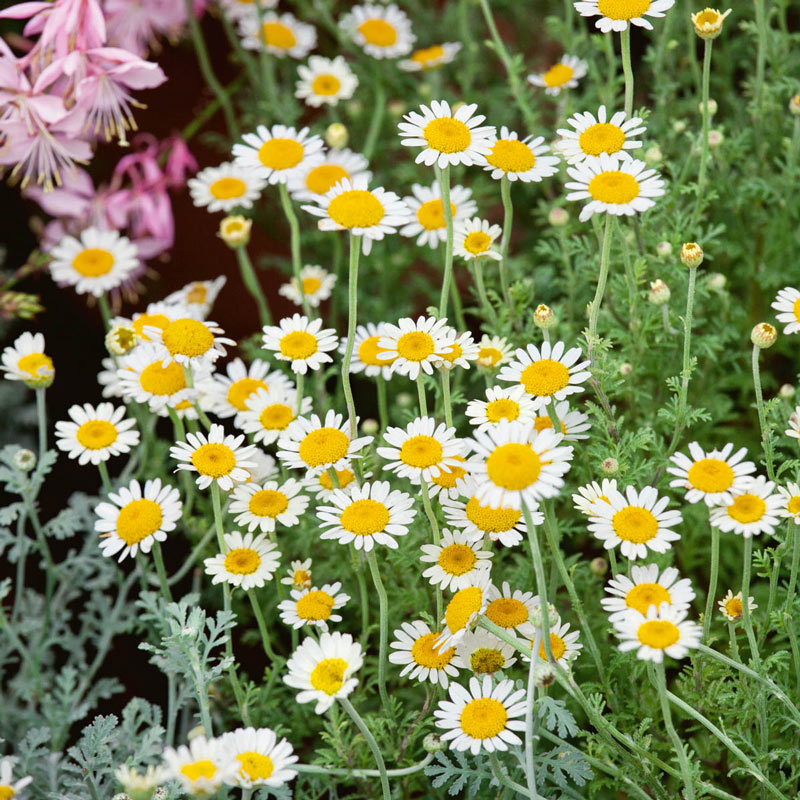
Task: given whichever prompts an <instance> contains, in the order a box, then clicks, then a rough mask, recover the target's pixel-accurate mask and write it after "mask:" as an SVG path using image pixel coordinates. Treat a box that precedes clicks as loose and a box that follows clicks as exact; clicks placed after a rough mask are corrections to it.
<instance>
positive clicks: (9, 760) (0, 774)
mask: <svg viewBox="0 0 800 800" xmlns="http://www.w3.org/2000/svg"><path fill="white" fill-rule="evenodd" d="M16 763H17V759H16V758H15V757H14V756H5V757H3V758H0V797H1V796H2V791H4V790H8V791H6V797H7V798H9V800H10V799H11V798H12V797H16V796H17V795H18V794H19V793H20V792H21V791H22V790H23V789H24V788H25V787H26V786H27V785H28V784H30V783H31V782H32V781H33V778H32V777H31V776H30V775H26V776H25V777H24V778H20V779H19V780H16V781H15V780H14V765H15V764H16ZM8 792H10V794H9V793H8Z"/></svg>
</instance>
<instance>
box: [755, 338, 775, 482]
mask: <svg viewBox="0 0 800 800" xmlns="http://www.w3.org/2000/svg"><path fill="white" fill-rule="evenodd" d="M760 353H761V348H760V347H758V345H755V344H754V345H753V386H754V388H755V392H756V408H757V409H758V424H759V426H760V427H761V446H762V447H763V448H764V456H765V457H766V460H767V475H768V476H769V479H770V480H771V481H774V480H775V467H774V466H773V461H774V455H773V452H772V438H771V437H770V432H769V429H768V428H767V415H766V413H765V412H764V395H763V393H762V391H761V371H760V369H759V366H758V359H759V355H760Z"/></svg>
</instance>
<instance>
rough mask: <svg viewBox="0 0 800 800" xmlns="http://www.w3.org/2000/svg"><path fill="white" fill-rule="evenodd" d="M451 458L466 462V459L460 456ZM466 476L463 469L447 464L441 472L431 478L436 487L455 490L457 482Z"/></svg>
mask: <svg viewBox="0 0 800 800" xmlns="http://www.w3.org/2000/svg"><path fill="white" fill-rule="evenodd" d="M453 458H457V459H458V460H459V461H466V459H465V458H462V457H461V456H453ZM466 474H467V471H466V470H465V469H462V468H461V467H454V466H452V465H451V464H448V465H447V466H446V467H444V466H443V467H442V471H441V472H440V473H439V474H438V475H437V476H436V477H435V478H433V483H435V484H436V485H437V486H441V487H442V488H443V489H455V487H456V483H457V482H458V480H459V479H460V478H463V477H464V476H465V475H466Z"/></svg>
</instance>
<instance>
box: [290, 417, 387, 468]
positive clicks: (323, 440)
mask: <svg viewBox="0 0 800 800" xmlns="http://www.w3.org/2000/svg"><path fill="white" fill-rule="evenodd" d="M371 441H372V437H371V436H362V437H360V438H358V439H352V440H351V439H350V425H349V422H348V420H347V419H346V418H345V417H343V416H342V415H341V414H337V413H335V412H334V411H333V410H329V411H328V413H327V414H326V415H325V420H324V422H323V420H321V419H320V418H319V417H318V416H317V415H316V414H312V415H311V417H309V418H306V417H298V418H297V419H296V420H295V421H294V422H293V423H292V424H291V425H289V427H288V428H287V429H286V431H285V432H284V434H283V436H281V438H280V439H279V440H278V448H279V450H278V458H279V459H280V460H281V461H282V462H283V463H284V464H285V465H286V466H287V467H289V468H290V469H304V470H306V477H309V478H310V477H313V476H315V475H319V474H320V473H321V472H325V471H327V470H328V469H330V468H331V467H333V468H334V469H335V470H340V469H343V468H344V467H346V466H348V464H349V462H350V459H351V458H358V457H359V455H358V452H359V450H362V449H363V448H364V447H366V446H367V445H368V444H369V443H370V442H371Z"/></svg>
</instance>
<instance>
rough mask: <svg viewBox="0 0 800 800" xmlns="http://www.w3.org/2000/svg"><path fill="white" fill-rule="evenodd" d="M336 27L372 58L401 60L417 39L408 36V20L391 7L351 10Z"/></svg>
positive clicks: (357, 7)
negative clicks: (400, 57) (399, 57)
mask: <svg viewBox="0 0 800 800" xmlns="http://www.w3.org/2000/svg"><path fill="white" fill-rule="evenodd" d="M339 27H340V28H341V29H342V30H343V31H345V32H346V33H347V34H348V35H349V36H350V37H351V38H352V39H353V41H354V42H355V43H356V44H357V45H358V46H359V47H361V48H362V49H363V50H364V52H365V53H366V54H367V55H368V56H372V57H373V58H397V57H398V56H404V55H406V54H407V53H409V52H410V51H411V47H412V46H413V44H414V41H415V40H416V38H417V37H416V36H414V34H413V33H412V32H411V20H409V18H408V16H407V15H406V13H405V12H404V11H401V10H400V9H399V8H398V7H397V6H396V5H395V4H394V3H390V4H389V5H388V6H381V5H375V4H372V3H365V4H364V5H357V6H353V8H352V9H351V10H350V11H348V12H347V14H345V15H344V16H343V17H342V18H341V20H339Z"/></svg>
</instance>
